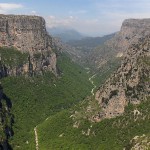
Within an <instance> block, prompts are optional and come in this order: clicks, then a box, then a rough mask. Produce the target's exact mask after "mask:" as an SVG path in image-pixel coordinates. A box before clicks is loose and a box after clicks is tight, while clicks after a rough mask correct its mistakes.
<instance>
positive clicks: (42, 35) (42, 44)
mask: <svg viewBox="0 0 150 150" xmlns="http://www.w3.org/2000/svg"><path fill="white" fill-rule="evenodd" d="M0 47H14V48H16V49H17V50H19V51H20V52H21V53H28V62H27V63H26V64H22V65H23V66H24V67H21V70H22V69H23V70H24V72H32V73H33V74H35V73H40V74H41V73H42V71H43V70H49V71H52V72H53V73H54V74H56V54H55V53H54V52H53V50H52V49H53V48H56V47H55V46H54V44H53V42H52V38H51V37H50V36H49V35H48V33H47V31H46V27H45V20H44V19H43V18H42V17H39V16H25V15H0Z"/></svg>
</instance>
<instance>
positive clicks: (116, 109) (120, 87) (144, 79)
mask: <svg viewBox="0 0 150 150" xmlns="http://www.w3.org/2000/svg"><path fill="white" fill-rule="evenodd" d="M148 96H150V36H147V37H145V38H140V39H139V40H138V42H137V44H132V45H131V46H130V47H129V48H128V50H127V52H126V54H125V56H124V59H123V62H122V65H121V67H120V68H119V69H118V70H117V72H116V73H114V74H113V75H112V76H111V77H110V78H109V79H108V80H107V81H106V82H105V84H104V85H103V86H102V87H101V88H100V89H99V90H98V91H97V92H96V96H95V98H96V100H97V101H98V103H99V105H100V106H101V108H102V110H101V111H100V112H99V113H98V114H97V115H96V116H94V119H95V120H96V121H99V120H101V119H103V118H112V117H115V116H118V115H121V114H122V113H123V112H124V108H125V106H126V105H127V104H128V103H133V104H138V103H140V102H141V101H144V100H147V97H148Z"/></svg>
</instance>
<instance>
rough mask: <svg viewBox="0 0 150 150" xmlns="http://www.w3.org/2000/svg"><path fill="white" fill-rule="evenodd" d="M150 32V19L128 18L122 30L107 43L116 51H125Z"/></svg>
mask: <svg viewBox="0 0 150 150" xmlns="http://www.w3.org/2000/svg"><path fill="white" fill-rule="evenodd" d="M149 34H150V19H126V20H125V21H124V22H123V23H122V27H121V30H120V31H119V32H118V33H117V34H116V35H115V36H114V37H113V38H112V39H111V40H109V41H108V42H106V45H108V46H109V47H111V48H113V49H115V51H116V52H125V51H126V50H127V49H128V48H129V46H130V45H131V44H132V43H136V42H138V39H139V38H142V37H144V36H146V35H149Z"/></svg>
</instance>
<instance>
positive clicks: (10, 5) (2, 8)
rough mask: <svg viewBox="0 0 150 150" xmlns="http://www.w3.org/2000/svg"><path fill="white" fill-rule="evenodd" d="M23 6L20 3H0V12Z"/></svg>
mask: <svg viewBox="0 0 150 150" xmlns="http://www.w3.org/2000/svg"><path fill="white" fill-rule="evenodd" d="M21 8H23V5H22V4H15V3H0V13H9V12H10V11H12V10H16V9H21Z"/></svg>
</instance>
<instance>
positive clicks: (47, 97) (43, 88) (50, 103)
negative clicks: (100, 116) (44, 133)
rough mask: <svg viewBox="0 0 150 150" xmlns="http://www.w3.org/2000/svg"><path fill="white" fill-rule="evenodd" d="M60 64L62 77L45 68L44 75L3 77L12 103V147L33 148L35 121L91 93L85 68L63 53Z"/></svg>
mask: <svg viewBox="0 0 150 150" xmlns="http://www.w3.org/2000/svg"><path fill="white" fill-rule="evenodd" d="M57 66H58V68H59V72H60V74H61V75H60V77H59V79H58V78H56V77H55V76H54V75H53V74H51V73H50V72H46V73H45V74H43V76H39V75H37V76H34V77H28V78H26V77H25V76H20V77H19V76H18V77H7V78H3V79H2V80H1V82H2V85H3V87H4V92H5V93H6V94H7V96H8V97H9V98H10V99H11V101H12V104H13V107H12V113H13V114H14V117H15V119H14V125H13V131H14V136H13V137H12V138H11V139H10V141H9V143H10V144H11V146H12V148H13V149H21V150H23V149H25V150H26V149H34V148H35V142H34V127H35V126H36V125H38V124H39V123H41V122H42V121H44V120H45V119H46V118H47V117H49V116H51V115H54V114H56V113H58V112H60V111H62V110H65V109H68V108H70V107H71V106H73V105H75V104H77V103H78V102H79V101H81V100H82V99H84V98H85V97H86V96H87V95H88V94H90V90H91V89H92V84H91V83H90V82H89V80H88V78H89V75H88V74H87V73H86V70H84V69H83V68H82V67H80V66H78V65H76V64H74V63H73V62H71V60H70V59H69V58H68V57H66V56H65V55H64V54H60V55H59V56H58V64H57ZM20 83H21V84H20ZM27 87H28V88H27Z"/></svg>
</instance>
